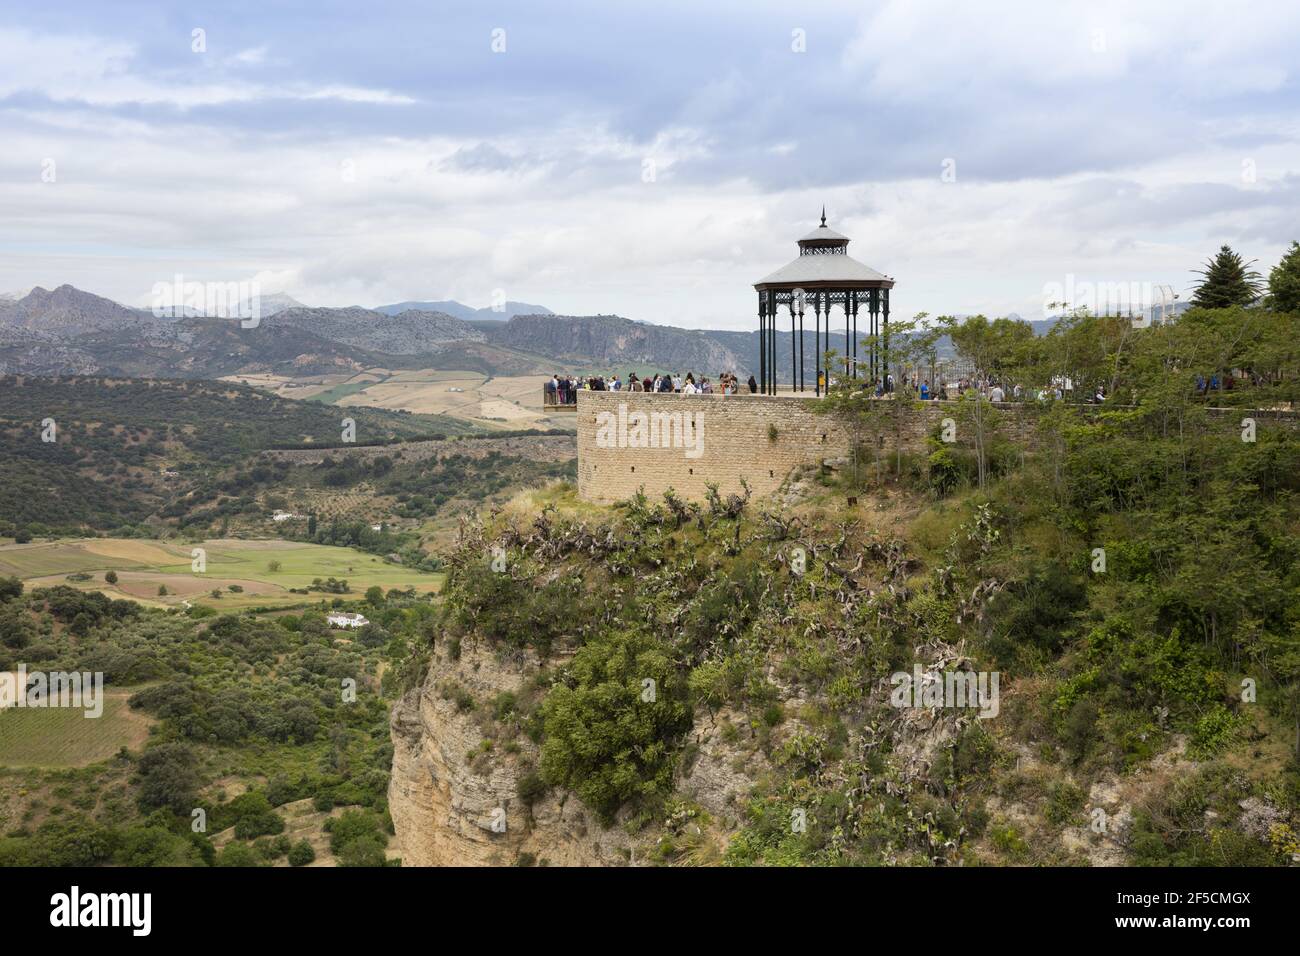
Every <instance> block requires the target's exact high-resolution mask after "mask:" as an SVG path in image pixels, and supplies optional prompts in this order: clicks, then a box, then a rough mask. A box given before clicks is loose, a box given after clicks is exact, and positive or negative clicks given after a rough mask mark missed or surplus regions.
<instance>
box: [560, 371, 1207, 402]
mask: <svg viewBox="0 0 1300 956" xmlns="http://www.w3.org/2000/svg"><path fill="white" fill-rule="evenodd" d="M817 384H818V385H819V386H821V387H825V386H826V379H825V377H824V373H823V374H822V375H821V376H819V377H818V381H817ZM837 384H838V382H837V379H836V377H835V376H832V377H831V380H830V385H831V387H834V386H835V385H837ZM861 387H862V388H863V389H864V390H872V391H873V393H874V394H875V396H876V397H877V398H883V397H886V396H890V395H892V394H894V392H895V391H896V390H899V391H901V394H903V395H905V396H907V397H909V398H912V399H919V400H921V401H923V402H924V401H931V400H938V401H955V400H957V399H959V398H961V396H962V395H964V394H966V393H968V392H974V393H978V394H979V395H980V396H982V397H983V398H985V399H987V400H988V401H990V402H1025V401H1040V402H1047V401H1053V400H1055V401H1060V400H1062V399H1065V398H1066V397H1067V394H1068V396H1069V398H1070V399H1071V400H1073V401H1079V400H1080V399H1081V396H1079V395H1076V394H1074V389H1073V387H1072V386H1071V384H1070V383H1069V382H1068V380H1055V381H1053V382H1052V383H1051V384H1049V385H1047V386H1045V387H1043V388H1026V387H1024V386H1022V385H1020V384H1019V383H1018V382H1017V383H1008V382H1002V381H1000V380H998V379H995V378H982V379H973V378H961V379H959V380H958V381H956V382H945V381H940V382H938V383H937V384H934V385H932V384H931V383H930V381H929V379H927V378H922V377H921V376H919V375H910V374H904V375H903V377H902V382H901V388H900V385H899V383H897V382H895V380H894V376H893V375H888V376H886V377H884V378H883V379H882V380H880V381H878V382H876V383H875V386H874V389H873V388H872V385H871V383H869V382H867V381H866V380H863V381H862V382H861ZM1219 387H1221V385H1220V382H1219V380H1218V378H1217V376H1216V377H1214V378H1212V379H1211V380H1210V381H1206V380H1204V379H1202V378H1201V377H1200V376H1197V390H1198V391H1201V392H1202V393H1204V392H1205V391H1208V390H1210V389H1217V388H1219ZM1226 387H1227V388H1232V384H1231V380H1229V383H1228V384H1227V386H1226ZM581 391H593V392H664V393H676V394H678V395H736V394H742V393H745V392H748V393H749V394H751V395H754V394H757V393H758V381H757V380H756V379H755V378H754V376H753V375H751V376H749V381H748V382H742V381H741V380H740V379H739V378H737V377H736V375H735V374H734V373H732V372H723V373H722V374H721V375H719V376H718V379H717V381H716V382H712V381H710V380H709V379H707V378H704V377H700V378H696V377H695V373H694V372H687V373H686V374H685V375H681V374H680V373H674V374H668V373H658V372H656V373H655V374H654V375H645V376H641V375H639V374H638V373H636V372H629V373H628V374H627V376H626V377H624V376H621V375H619V374H618V373H617V372H614V373H611V374H609V375H591V376H587V377H582V376H575V375H567V374H566V375H561V374H558V373H557V374H555V375H552V376H551V377H550V379H548V380H547V382H546V404H547V405H576V404H577V403H578V393H579V392H581ZM1082 400H1083V401H1085V402H1087V403H1089V404H1097V405H1100V404H1101V403H1102V402H1104V401H1106V390H1105V389H1104V388H1102V387H1101V386H1098V387H1097V388H1096V389H1095V390H1093V391H1092V393H1091V394H1089V395H1087V396H1086V397H1083V398H1082Z"/></svg>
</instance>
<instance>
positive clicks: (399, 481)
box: [0, 376, 572, 553]
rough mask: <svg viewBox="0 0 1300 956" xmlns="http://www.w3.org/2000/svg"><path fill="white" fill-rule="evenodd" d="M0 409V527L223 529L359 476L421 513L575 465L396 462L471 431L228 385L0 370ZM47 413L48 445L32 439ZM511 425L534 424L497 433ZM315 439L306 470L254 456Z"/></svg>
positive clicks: (414, 514)
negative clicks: (366, 454)
mask: <svg viewBox="0 0 1300 956" xmlns="http://www.w3.org/2000/svg"><path fill="white" fill-rule="evenodd" d="M0 409H3V412H0V535H3V534H29V535H30V534H34V535H42V534H50V533H69V534H72V533H82V532H84V531H86V530H95V531H112V532H115V533H117V534H144V535H156V534H158V533H160V531H164V530H166V529H165V528H164V527H163V525H164V524H168V525H171V526H172V527H174V528H177V529H179V530H182V531H192V532H193V533H206V532H209V531H217V532H219V533H225V531H226V530H228V529H229V527H230V526H231V524H232V523H233V524H235V525H238V524H239V523H240V522H241V521H242V522H245V523H251V522H256V523H257V525H258V526H259V528H260V525H261V524H262V523H263V521H264V519H265V515H266V513H267V512H268V510H270V509H268V507H267V505H268V501H270V503H271V508H275V507H286V506H289V505H290V504H291V499H296V498H300V497H301V495H302V493H303V492H310V491H311V490H313V489H323V490H325V491H334V492H340V493H342V492H347V491H349V490H350V489H353V488H355V487H356V486H358V485H360V484H362V483H367V482H368V483H369V484H368V486H367V488H366V490H367V491H370V492H371V497H372V498H374V499H375V501H376V506H377V507H385V506H389V505H392V506H394V507H396V509H397V511H398V514H397V515H395V516H397V517H406V518H411V519H417V520H418V519H422V518H426V517H431V516H433V515H434V514H436V513H437V511H438V510H439V508H440V507H441V506H442V505H443V504H445V503H446V502H447V501H449V500H451V499H452V498H455V497H463V498H465V499H467V500H483V499H484V498H485V497H487V496H488V495H490V494H493V493H495V492H497V491H500V490H502V489H504V488H506V487H508V486H511V485H512V484H516V483H519V482H521V481H527V480H532V479H535V478H542V479H545V478H548V477H552V476H555V475H562V474H566V473H567V472H571V471H572V466H568V468H567V471H566V467H565V466H563V465H552V464H549V463H546V462H533V461H528V460H525V459H523V458H509V459H507V458H503V457H501V456H499V455H497V456H489V458H488V460H486V461H484V460H482V459H483V456H481V455H474V454H472V453H467V454H465V455H463V456H448V457H447V458H446V459H444V460H443V461H442V462H434V461H430V462H428V463H425V464H423V465H421V464H418V463H414V462H406V461H404V460H403V458H404V456H403V450H402V449H403V445H404V444H405V443H406V442H408V441H416V440H425V439H429V440H437V441H444V440H448V439H453V440H455V439H464V440H470V441H472V440H473V436H472V435H470V434H469V432H470V426H468V425H467V424H466V423H464V422H462V421H457V420H455V419H449V418H446V417H444V416H432V415H411V414H407V413H399V412H388V411H382V410H375V409H368V408H355V409H352V408H349V409H338V408H331V407H329V406H323V405H320V404H318V403H313V402H295V401H289V400H285V399H280V398H276V397H274V396H270V395H267V394H266V393H265V392H260V391H257V390H255V389H252V388H249V387H247V386H243V385H235V384H228V383H224V382H222V383H216V382H199V381H141V380H129V379H101V378H67V379H43V378H33V377H30V376H23V377H15V376H9V377H3V376H0ZM345 416H346V417H350V418H353V419H354V420H355V422H356V442H354V443H346V444H345V443H343V442H342V441H341V437H342V431H341V422H342V419H343V418H344V417H345ZM47 420H52V422H53V423H54V427H53V433H52V435H51V437H52V438H54V439H56V440H53V441H43V440H42V433H43V431H45V429H46V426H45V425H43V424H42V423H43V422H46V421H47ZM520 434H536V433H531V432H523V433H521V432H504V433H494V434H493V437H496V438H502V437H515V436H518V435H520ZM544 434H562V433H556V432H547V433H544ZM374 445H383V446H385V447H388V446H391V448H392V451H391V453H388V454H385V455H381V456H378V457H376V458H374V459H371V460H369V461H366V460H364V459H363V458H362V457H361V456H359V455H356V454H350V453H349V449H351V450H353V451H355V449H357V448H361V447H368V446H374ZM322 446H325V447H331V448H337V449H338V451H337V453H336V454H335V455H334V456H332V457H330V458H329V459H328V460H327V461H326V462H325V463H324V464H323V465H321V466H317V467H312V468H291V467H290V466H289V465H288V464H287V463H286V462H284V461H280V460H271V459H268V458H266V457H265V456H259V455H258V454H257V453H258V452H259V451H262V450H265V449H272V448H284V447H317V448H319V447H322ZM390 471H391V472H392V474H391V475H390V474H389V472H390ZM381 478H382V479H385V480H384V481H383V482H382V487H381V488H378V489H376V488H375V487H374V486H375V484H376V481H377V479H381ZM361 517H363V516H353V518H352V520H353V521H360V520H361ZM406 546H409V542H406V543H405V545H404V547H403V548H390V549H389V550H393V551H401V550H405V549H406ZM368 550H374V549H368ZM383 553H387V552H383Z"/></svg>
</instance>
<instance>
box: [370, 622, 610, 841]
mask: <svg viewBox="0 0 1300 956" xmlns="http://www.w3.org/2000/svg"><path fill="white" fill-rule="evenodd" d="M535 665H536V661H535V660H530V659H528V658H527V657H526V656H524V657H521V658H520V659H519V660H517V661H505V662H503V661H500V660H498V659H496V657H495V656H494V654H493V652H492V651H491V650H490V649H488V648H485V647H481V646H469V645H466V646H465V647H464V648H463V650H462V652H461V655H460V659H459V660H453V659H451V656H450V655H449V654H448V653H447V652H446V651H445V650H442V651H439V652H437V653H435V656H434V660H433V662H432V663H431V665H430V667H429V673H428V675H427V677H426V678H425V680H424V682H423V683H422V684H421V685H420V686H419V687H418V688H416V689H414V690H411V691H410V692H408V693H407V694H406V695H405V696H404V697H403V698H402V699H401V700H400V701H399V702H398V703H397V704H396V706H395V707H394V708H393V714H392V720H391V728H392V731H391V732H392V740H393V769H392V777H391V780H390V782H389V787H388V800H389V809H390V812H391V813H392V817H393V825H394V828H395V829H396V831H397V840H396V843H397V847H398V849H399V851H400V853H401V857H402V863H403V865H404V866H512V865H515V864H516V862H517V861H518V860H519V857H520V855H521V854H532V855H533V856H534V857H535V858H536V860H537V861H538V862H541V861H545V862H547V863H549V864H550V865H553V866H623V865H628V864H629V863H633V862H635V855H634V853H633V850H632V847H631V841H630V839H629V838H628V836H627V834H626V832H625V830H624V829H623V828H622V827H621V826H620V825H619V824H618V823H615V824H614V825H613V826H611V827H609V828H604V827H602V826H601V825H600V823H599V822H598V821H597V820H596V818H595V816H594V815H593V814H591V813H590V811H588V810H587V808H586V807H584V806H583V805H582V803H581V802H580V801H579V800H578V798H577V797H574V796H573V795H571V794H568V793H565V792H562V791H555V790H552V791H550V792H548V793H547V794H546V795H545V796H544V797H542V798H541V799H539V800H537V801H536V802H535V803H534V804H533V806H532V807H531V809H530V808H529V807H528V806H527V805H526V804H525V803H524V801H523V800H521V799H520V798H519V796H518V785H519V778H520V777H521V776H522V775H523V774H524V773H526V772H527V767H529V766H531V765H533V764H535V763H536V759H537V748H536V746H535V745H534V744H533V743H532V742H531V741H530V740H528V738H527V737H523V736H521V737H519V738H517V740H516V742H517V743H518V744H519V747H520V752H519V753H518V754H513V755H508V754H499V753H491V754H487V755H485V756H483V757H480V758H475V759H471V757H470V755H472V754H473V753H474V752H475V751H476V750H478V749H479V747H480V744H481V743H482V742H483V739H484V738H483V733H482V731H481V729H480V727H479V725H478V723H477V722H476V720H475V716H474V714H473V713H472V712H466V711H462V710H461V709H460V708H459V707H458V706H457V702H456V700H455V699H454V697H452V698H447V699H444V689H445V688H446V687H448V686H450V685H458V686H459V687H460V688H463V689H464V690H465V691H467V692H468V693H469V694H470V695H472V696H473V697H474V699H475V700H476V701H484V700H491V699H493V698H494V697H496V696H497V695H498V694H500V693H502V692H504V691H512V692H515V691H518V690H519V689H520V687H521V685H522V684H523V682H524V679H525V676H526V674H527V673H528V672H529V670H530V669H531V667H533V666H535ZM480 752H481V751H480ZM503 820H504V829H503V828H502V821H503Z"/></svg>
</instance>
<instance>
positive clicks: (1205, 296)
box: [1192, 245, 1260, 309]
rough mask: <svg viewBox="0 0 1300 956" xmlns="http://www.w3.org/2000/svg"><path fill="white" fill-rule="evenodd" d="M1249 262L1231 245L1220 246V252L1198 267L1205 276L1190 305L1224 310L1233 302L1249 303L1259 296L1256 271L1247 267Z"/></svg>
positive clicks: (1258, 280)
mask: <svg viewBox="0 0 1300 956" xmlns="http://www.w3.org/2000/svg"><path fill="white" fill-rule="evenodd" d="M1254 261H1255V260H1254V259H1251V260H1250V262H1245V261H1243V260H1242V258H1241V256H1239V255H1237V253H1235V252H1233V251H1232V249H1231V247H1229V246H1226V245H1225V246H1222V247H1220V249H1219V254H1218V255H1216V256H1215V257H1214V258H1213V259H1210V260H1208V261H1207V262H1206V263H1205V268H1204V269H1197V270H1196V273H1197V274H1198V275H1201V276H1204V279H1203V280H1202V281H1201V283H1200V284H1199V285H1198V286H1197V287H1196V292H1195V293H1194V294H1193V295H1192V305H1194V306H1197V307H1199V308H1202V309H1226V308H1229V307H1231V306H1234V305H1250V303H1252V302H1254V301H1255V300H1256V299H1258V298H1259V290H1260V277H1259V273H1258V272H1255V271H1253V270H1249V266H1250V265H1251V263H1253V262H1254Z"/></svg>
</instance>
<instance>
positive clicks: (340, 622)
mask: <svg viewBox="0 0 1300 956" xmlns="http://www.w3.org/2000/svg"><path fill="white" fill-rule="evenodd" d="M325 620H326V621H328V622H329V626H330V627H346V628H358V627H365V626H366V625H367V624H369V623H370V621H369V620H367V619H366V616H365V615H364V614H337V613H336V614H330V615H328V616H327V617H326V618H325Z"/></svg>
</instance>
